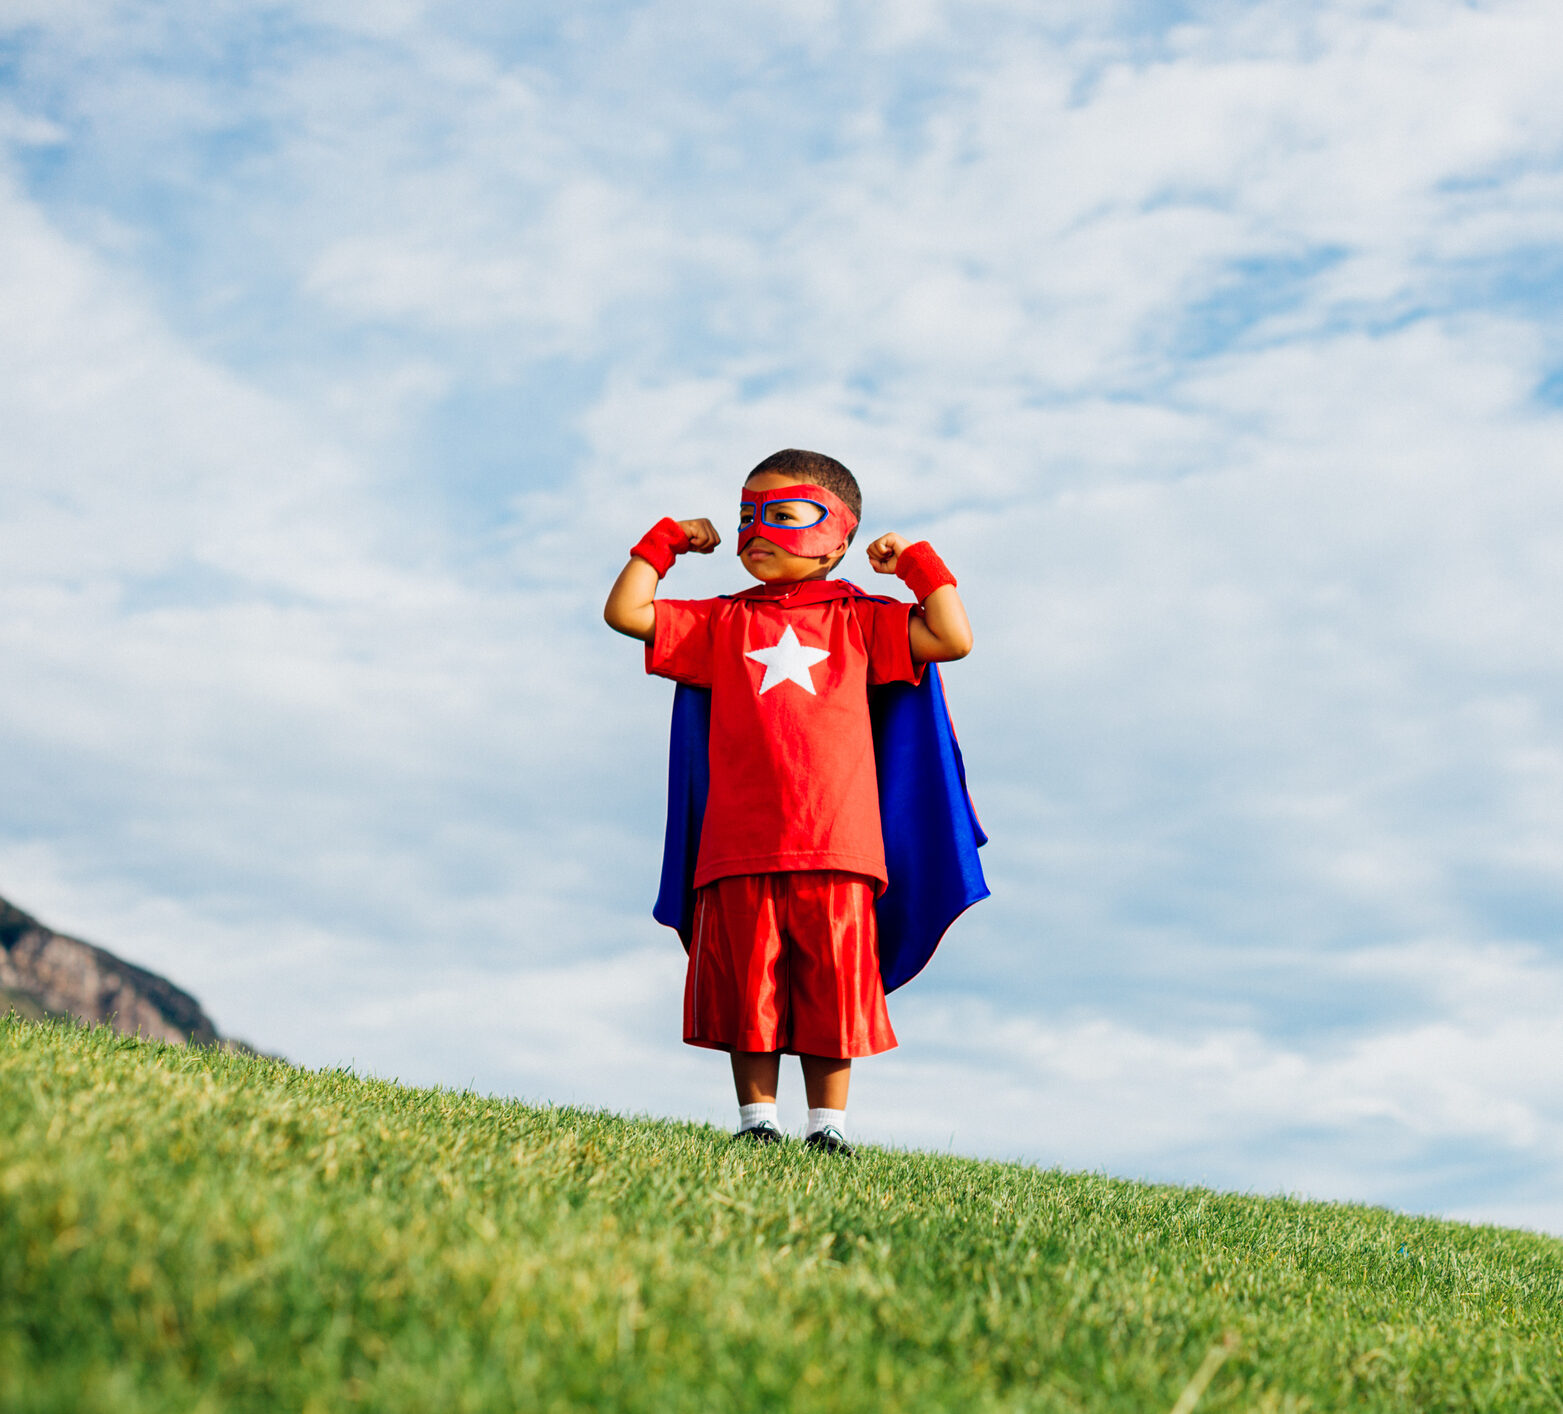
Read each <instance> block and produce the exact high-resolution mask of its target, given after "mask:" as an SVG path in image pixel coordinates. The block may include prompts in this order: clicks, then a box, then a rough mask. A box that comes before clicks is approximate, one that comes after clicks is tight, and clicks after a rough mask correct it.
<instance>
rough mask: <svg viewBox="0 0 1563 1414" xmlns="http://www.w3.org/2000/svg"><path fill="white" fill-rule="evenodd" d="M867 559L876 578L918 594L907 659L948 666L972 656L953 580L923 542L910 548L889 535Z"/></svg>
mask: <svg viewBox="0 0 1563 1414" xmlns="http://www.w3.org/2000/svg"><path fill="white" fill-rule="evenodd" d="M868 560H869V563H870V564H871V565H873V567H874V569H875V571H876V572H877V573H879V574H893V575H895V576H896V577H897V578H899V579H901V580H902V581H903V582H904V583H905V584H906V586H907V588H908V589H910V590H911V591H912V593H913V594H915V595H916V596H917V602H918V603H919V604H920V605H921V606H922V613H921V614H913V615H912V619H911V624H910V633H911V640H912V659H913V661H914V662H918V663H950V662H954V660H955V659H957V658H964V657H965V656H966V655H967V654H968V653H970V652H971V623H970V622H969V621H968V620H967V618H966V606H965V605H964V604H962V603H961V596H960V593H959V591H958V590H957V589H956V587H955V576H954V575H953V574H951V573H950V571H949V570H948V569H947V568H946V567H945V563H944V561H943V560H941V559H940V558H939V556H938V555H937V554H935V553H934V548H933V546H932V545H930V544H929V543H928V542H927V541H926V540H919V541H918V542H917V543H916V544H915V545H914V544H911V543H910V542H908V541H907V539H906V537H905V536H902V535H897V534H896V533H895V532H894V531H891V532H890V533H889V534H888V535H881V536H880V537H879V539H877V540H876V541H874V543H873V544H872V545H870V546H869V547H868Z"/></svg>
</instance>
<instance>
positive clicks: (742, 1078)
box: [733, 1051, 846, 1105]
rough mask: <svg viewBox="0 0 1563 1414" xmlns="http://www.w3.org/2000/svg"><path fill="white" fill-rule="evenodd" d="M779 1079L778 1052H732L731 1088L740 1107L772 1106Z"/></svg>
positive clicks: (779, 1058) (779, 1054)
mask: <svg viewBox="0 0 1563 1414" xmlns="http://www.w3.org/2000/svg"><path fill="white" fill-rule="evenodd" d="M805 1073H807V1072H805ZM780 1078H781V1052H780V1051H734V1052H733V1086H734V1088H735V1089H736V1090H737V1091H738V1103H739V1104H740V1105H774V1104H775V1103H776V1082H777V1081H778V1080H779V1079H780ZM842 1093H843V1094H845V1093H846V1092H845V1091H843V1092H842ZM809 1103H810V1104H813V1103H814V1102H813V1101H812V1100H811V1101H810V1102H809Z"/></svg>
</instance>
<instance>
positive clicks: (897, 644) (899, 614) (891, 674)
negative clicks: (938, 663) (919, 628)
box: [853, 599, 923, 687]
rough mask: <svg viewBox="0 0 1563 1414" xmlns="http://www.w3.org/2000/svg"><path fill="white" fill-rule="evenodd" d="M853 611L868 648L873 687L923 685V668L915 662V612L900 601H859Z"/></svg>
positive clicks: (870, 683) (869, 674) (855, 603)
mask: <svg viewBox="0 0 1563 1414" xmlns="http://www.w3.org/2000/svg"><path fill="white" fill-rule="evenodd" d="M853 607H854V608H855V609H856V611H857V616H858V623H859V624H860V625H862V629H863V640H864V642H865V643H866V644H867V645H868V682H869V686H870V687H874V686H877V685H878V684H879V683H884V682H921V681H922V677H923V665H922V664H921V663H914V662H913V661H912V628H911V622H912V610H913V609H914V608H916V607H917V606H916V605H915V604H905V603H902V602H901V601H900V600H898V599H892V600H888V601H880V600H875V599H858V600H855V601H854V604H853Z"/></svg>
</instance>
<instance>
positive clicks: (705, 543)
mask: <svg viewBox="0 0 1563 1414" xmlns="http://www.w3.org/2000/svg"><path fill="white" fill-rule="evenodd" d="M678 528H679V529H680V530H682V531H683V532H684V534H685V535H687V536H688V537H689V548H690V549H691V550H693V551H694V552H695V553H696V554H697V555H709V554H710V553H711V552H712V551H713V550H714V549H716V547H717V546H718V545H720V544H721V543H722V537H721V536H720V535H718V534H717V533H716V527H715V526H714V525H712V524H711V522H710V521H708V520H707V519H706V518H705V517H704V516H702V517H700V519H699V520H681V521H679V523H678Z"/></svg>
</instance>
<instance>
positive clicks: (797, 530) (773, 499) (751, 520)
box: [738, 483, 857, 560]
mask: <svg viewBox="0 0 1563 1414" xmlns="http://www.w3.org/2000/svg"><path fill="white" fill-rule="evenodd" d="M783 501H800V502H802V503H803V504H802V505H801V506H798V507H795V508H791V509H797V510H802V511H804V512H805V513H806V514H807V515H816V518H815V519H813V520H809V519H807V518H804V519H796V520H795V519H787V520H783V521H781V522H780V523H777V522H776V521H774V520H772V519H770V517H772V516H777V515H779V514H780V512H779V510H778V509H777V508H778V507H779V505H780V503H781V502H783ZM856 529H857V517H856V516H855V515H853V514H852V512H851V511H849V510H848V509H847V507H846V504H845V503H844V502H843V501H841V500H840V499H839V498H838V497H837V496H835V495H833V494H832V493H831V492H829V491H827V490H826V489H825V488H824V487H823V486H814V485H811V484H809V483H803V484H801V485H798V486H779V487H777V489H776V490H774V491H755V490H753V489H752V488H750V487H748V486H745V487H744V490H743V500H742V501H740V502H739V504H738V553H739V554H740V555H741V554H743V552H744V547H745V546H746V545H747V544H748V543H749V542H750V541H751V540H753V539H754V538H755V536H757V535H762V536H764V537H765V539H767V540H769V541H770V542H771V544H772V545H774V546H775V547H776V548H777V549H778V550H785V551H786V552H787V553H788V554H789V555H802V556H803V557H804V558H805V559H810V560H816V559H819V558H821V557H822V556H825V555H834V554H835V553H836V551H837V550H839V549H840V548H841V547H842V545H843V544H845V543H846V538H847V536H849V535H850V534H852V532H853V531H854V530H856Z"/></svg>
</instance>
